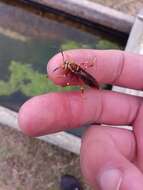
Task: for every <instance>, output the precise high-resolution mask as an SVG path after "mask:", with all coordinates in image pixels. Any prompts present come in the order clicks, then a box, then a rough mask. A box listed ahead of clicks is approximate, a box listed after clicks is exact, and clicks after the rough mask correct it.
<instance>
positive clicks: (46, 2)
mask: <svg viewBox="0 0 143 190" xmlns="http://www.w3.org/2000/svg"><path fill="white" fill-rule="evenodd" d="M26 2H31V3H38V4H41V5H43V6H45V7H46V6H47V7H51V8H54V9H57V10H60V11H63V12H65V13H68V14H71V15H73V16H76V17H79V18H82V19H86V20H87V21H90V22H93V23H97V24H100V25H103V26H105V27H108V28H111V29H114V30H117V31H120V32H124V33H129V32H130V30H131V27H132V25H133V23H134V20H135V18H134V17H133V16H129V15H127V14H124V13H122V12H120V11H117V10H115V9H112V8H109V7H105V6H103V5H100V4H97V3H93V2H91V1H89V0H60V1H59V0H28V1H26Z"/></svg>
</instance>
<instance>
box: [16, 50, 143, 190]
mask: <svg viewBox="0 0 143 190" xmlns="http://www.w3.org/2000/svg"><path fill="white" fill-rule="evenodd" d="M65 55H70V57H71V58H72V59H73V60H74V61H75V62H76V63H84V62H87V61H88V60H89V58H90V60H92V58H93V59H94V58H95V57H96V63H95V64H94V65H93V67H89V68H87V72H89V73H90V74H92V76H94V77H95V78H96V79H97V81H99V83H108V84H114V85H119V86H123V87H128V88H132V89H137V90H142V89H143V57H142V56H141V55H136V54H131V53H127V52H126V53H125V52H122V51H96V50H73V51H67V52H65ZM62 62H63V60H62V56H61V54H58V55H56V56H54V57H53V58H52V59H51V60H50V62H49V64H48V74H49V77H50V78H51V79H52V80H53V81H54V82H55V83H56V84H59V85H66V83H67V82H69V81H71V83H72V84H78V83H79V81H76V80H75V79H70V78H69V76H67V77H64V76H63V73H62V70H61V69H58V70H57V71H56V72H53V70H54V69H55V68H57V67H58V66H59V65H60V64H62ZM59 75H61V76H63V77H58V76H59ZM86 123H100V124H105V125H111V126H115V125H130V126H132V127H133V131H128V130H126V129H119V128H112V127H109V126H108V127H105V126H104V127H101V126H100V127H99V126H97V125H96V126H95V125H92V126H91V127H90V128H89V129H88V130H87V132H86V133H85V135H84V137H83V139H82V146H81V169H82V172H83V175H84V176H85V178H86V179H87V181H88V183H89V184H90V185H91V186H92V187H93V188H94V189H96V188H97V189H99V190H142V189H143V173H142V172H143V99H142V98H141V97H136V96H131V95H127V94H121V93H117V92H112V91H108V90H95V89H88V90H85V92H84V94H83V97H82V96H81V92H62V93H49V94H45V95H41V96H37V97H34V98H32V99H31V100H29V101H28V102H26V103H25V104H24V105H23V106H22V108H21V109H20V112H19V125H20V128H21V129H22V131H23V132H24V133H26V134H28V135H30V136H40V135H44V134H49V133H53V132H57V131H62V130H66V129H71V128H76V127H80V126H81V125H83V124H86Z"/></svg>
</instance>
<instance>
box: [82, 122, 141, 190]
mask: <svg viewBox="0 0 143 190" xmlns="http://www.w3.org/2000/svg"><path fill="white" fill-rule="evenodd" d="M134 157H135V141H134V136H133V134H132V132H130V131H127V130H123V129H115V128H108V127H95V126H93V127H91V128H90V129H89V130H88V131H87V133H86V134H85V136H84V138H83V140H82V147H81V168H82V172H83V175H84V176H85V178H86V179H87V181H88V183H89V184H90V185H91V186H92V187H93V188H94V189H96V190H97V189H98V190H141V189H143V175H142V173H141V172H140V171H139V169H138V168H137V167H136V166H135V165H134V164H133V161H134Z"/></svg>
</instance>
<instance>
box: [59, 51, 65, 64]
mask: <svg viewBox="0 0 143 190" xmlns="http://www.w3.org/2000/svg"><path fill="white" fill-rule="evenodd" d="M60 52H61V54H62V58H63V63H64V62H65V57H64V52H63V50H62V49H61V50H60Z"/></svg>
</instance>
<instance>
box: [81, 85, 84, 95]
mask: <svg viewBox="0 0 143 190" xmlns="http://www.w3.org/2000/svg"><path fill="white" fill-rule="evenodd" d="M80 90H81V94H82V95H83V93H84V87H83V86H80Z"/></svg>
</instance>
